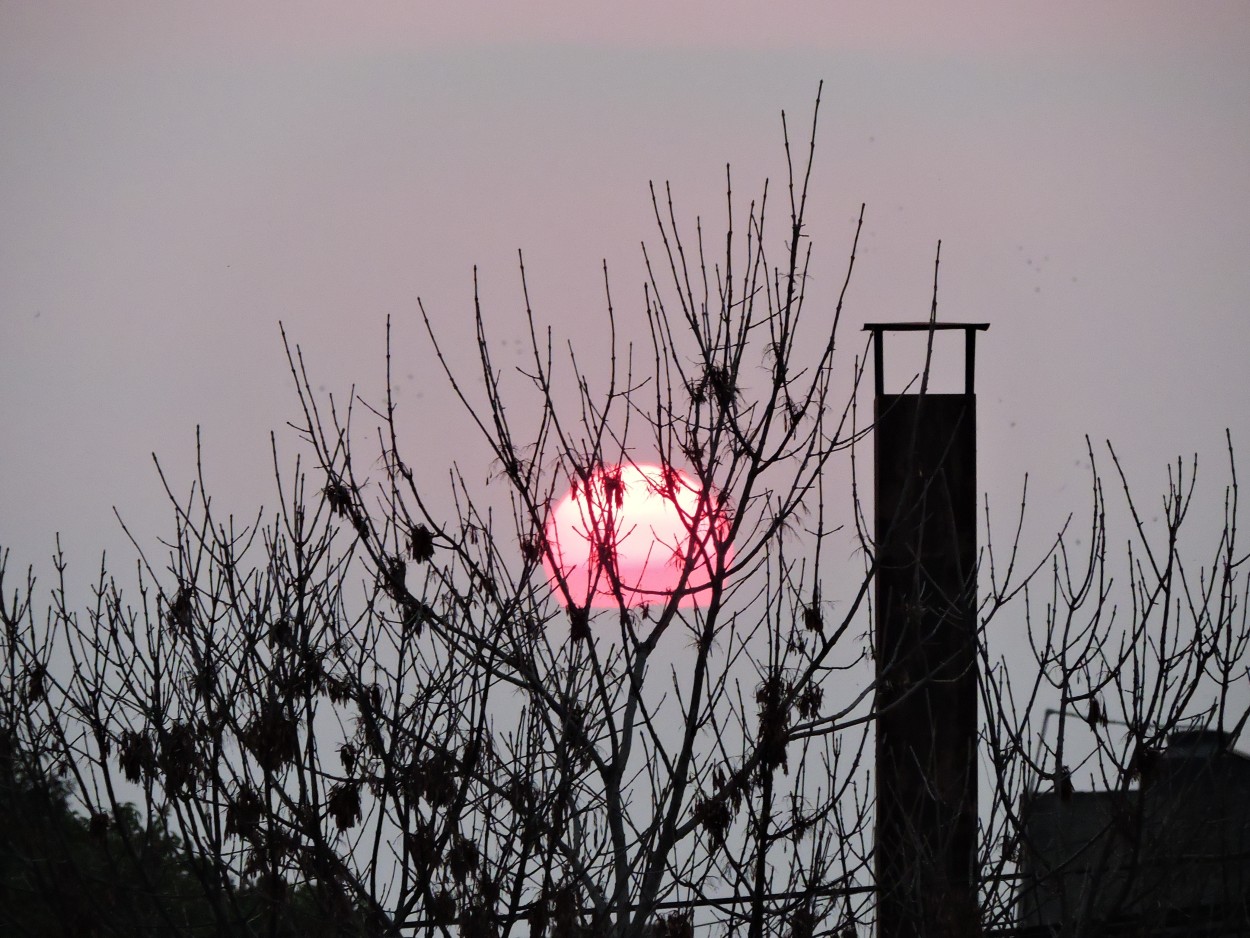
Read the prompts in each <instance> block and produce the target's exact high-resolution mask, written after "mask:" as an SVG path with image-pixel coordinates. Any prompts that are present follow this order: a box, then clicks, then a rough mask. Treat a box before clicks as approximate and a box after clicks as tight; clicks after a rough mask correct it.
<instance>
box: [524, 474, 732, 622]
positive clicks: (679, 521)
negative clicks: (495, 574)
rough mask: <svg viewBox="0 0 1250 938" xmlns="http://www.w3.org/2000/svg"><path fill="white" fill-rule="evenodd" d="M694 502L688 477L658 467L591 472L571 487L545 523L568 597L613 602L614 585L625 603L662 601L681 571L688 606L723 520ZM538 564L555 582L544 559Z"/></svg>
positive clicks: (703, 581) (700, 591) (702, 581)
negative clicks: (591, 473)
mask: <svg viewBox="0 0 1250 938" xmlns="http://www.w3.org/2000/svg"><path fill="white" fill-rule="evenodd" d="M699 502H700V489H699V486H698V483H697V482H696V481H693V480H691V479H690V478H689V477H688V476H687V475H686V474H685V473H683V472H681V471H680V470H677V469H671V468H669V469H664V468H661V467H660V466H653V465H625V466H615V467H611V468H604V469H599V470H597V471H596V472H595V473H594V474H593V475H592V476H591V478H590V483H589V485H582V484H581V483H580V482H579V483H576V484H574V486H573V488H572V490H571V491H569V493H568V494H567V495H565V496H564V497H563V498H562V499H560V501H558V502H557V503H556V505H555V507H554V509H553V510H552V512H551V515H550V517H549V518H548V521H547V540H548V543H549V544H550V545H551V551H552V554H553V556H554V558H555V561H556V563H557V564H558V566H559V567H560V570H561V571H562V572H563V574H564V576H565V578H566V582H567V585H568V590H569V597H570V598H571V600H572V602H574V603H576V604H578V605H591V606H601V607H602V606H615V605H616V604H617V602H618V585H619V599H620V600H623V601H624V603H625V605H627V606H641V605H643V604H646V603H651V604H657V605H658V604H662V603H664V602H666V601H667V600H668V598H669V596H670V595H672V593H673V592H675V591H677V590H678V589H680V588H681V587H682V578H683V574H685V573H686V571H687V570H688V571H689V573H688V576H686V579H685V589H686V590H689V591H693V592H686V593H684V595H682V597H681V599H680V601H679V603H678V604H679V605H681V606H692V605H694V604H695V603H696V602H698V601H699V597H700V595H703V596H706V595H707V593H706V588H707V587H708V585H709V582H710V580H711V575H712V569H713V568H714V566H715V562H716V560H715V556H716V545H717V543H718V542H719V541H721V540H723V539H724V538H725V537H726V535H727V529H728V523H727V521H726V519H725V518H724V516H723V515H719V514H717V512H716V510H715V507H714V506H711V505H704V506H703V507H702V508H700V505H699ZM688 558H689V562H687V559H688ZM544 566H545V568H546V571H547V576H548V577H549V578H550V579H551V581H552V582H553V584H554V583H556V576H555V572H554V570H553V569H552V568H551V566H550V564H549V560H544ZM556 588H557V592H560V590H559V587H558V585H557V587H556ZM560 595H561V596H562V597H563V593H562V592H561V593H560Z"/></svg>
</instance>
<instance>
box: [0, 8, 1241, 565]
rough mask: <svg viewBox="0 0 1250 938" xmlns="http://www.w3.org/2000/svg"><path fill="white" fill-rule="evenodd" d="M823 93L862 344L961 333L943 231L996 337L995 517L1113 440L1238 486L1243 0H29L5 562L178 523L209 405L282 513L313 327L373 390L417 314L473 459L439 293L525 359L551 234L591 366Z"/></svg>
mask: <svg viewBox="0 0 1250 938" xmlns="http://www.w3.org/2000/svg"><path fill="white" fill-rule="evenodd" d="M453 9H454V11H455V12H454V13H452V12H448V11H450V10H453ZM821 80H824V81H825V82H826V85H825V104H824V110H823V114H822V124H821V130H820V136H819V148H818V154H817V170H816V173H815V175H814V183H813V185H814V189H813V206H814V209H813V213H812V227H811V233H812V236H813V243H814V244H815V245H816V246H817V248H818V254H817V267H816V268H815V276H814V278H813V285H812V290H813V303H814V305H816V306H817V307H819V306H820V305H821V304H823V305H824V306H825V307H828V306H829V305H830V304H831V302H832V299H833V290H834V287H835V285H836V284H838V283H840V272H841V270H842V265H843V263H844V260H845V254H846V249H847V248H848V247H849V233H850V219H851V218H853V217H854V216H855V215H856V214H857V212H858V210H859V205H860V203H861V202H867V203H868V216H867V217H868V224H867V228H866V231H865V235H864V240H863V242H862V244H861V256H860V260H859V265H858V267H857V272H856V278H855V280H854V281H853V283H852V289H851V291H850V294H849V295H848V312H847V314H846V315H847V319H846V322H847V324H848V329H847V333H846V337H847V349H848V350H850V351H848V354H853V351H855V350H858V343H859V341H860V336H859V334H858V333H857V332H856V330H858V327H859V324H860V323H862V322H864V321H875V320H883V319H894V318H917V317H918V316H920V315H923V314H925V313H927V310H928V305H929V298H930V297H929V289H930V284H931V280H932V258H933V252H934V248H935V246H936V243H937V241H938V240H939V239H941V240H942V241H943V274H942V290H941V309H942V312H943V315H944V316H946V317H948V318H952V319H973V320H989V321H991V322H992V323H993V324H994V325H993V328H992V329H991V331H990V332H989V333H988V334H987V335H986V336H985V337H984V338H983V340H982V345H981V357H980V358H979V360H978V361H979V365H980V369H981V370H980V375H979V379H978V386H979V388H980V390H981V394H982V402H981V406H982V411H981V427H982V441H981V453H982V481H983V485H984V487H985V488H986V489H987V491H989V492H990V494H991V495H992V497H994V498H995V499H998V500H1002V501H1005V502H1006V503H1008V504H1010V503H1011V500H1012V499H1013V498H1015V497H1016V493H1017V492H1018V486H1019V482H1020V479H1021V477H1022V475H1023V473H1024V472H1025V471H1030V472H1031V473H1032V474H1033V475H1032V478H1033V483H1032V484H1033V486H1034V492H1035V494H1036V497H1037V499H1038V502H1039V504H1038V513H1039V515H1041V516H1043V517H1044V518H1046V519H1050V518H1052V517H1057V518H1062V517H1063V516H1064V515H1066V513H1067V512H1068V511H1070V510H1077V509H1079V508H1081V507H1082V506H1083V504H1084V498H1085V494H1084V493H1085V491H1086V482H1085V479H1084V477H1083V476H1082V475H1081V474H1080V471H1079V469H1080V463H1081V462H1082V461H1083V459H1084V434H1086V433H1089V434H1090V435H1091V436H1092V437H1093V438H1094V439H1095V440H1099V439H1102V438H1104V437H1108V436H1110V437H1113V438H1115V439H1116V440H1117V441H1119V442H1120V443H1121V444H1122V446H1123V447H1125V448H1126V449H1127V451H1128V452H1129V454H1130V456H1131V465H1132V466H1133V467H1135V471H1136V472H1138V473H1140V479H1141V481H1142V484H1143V485H1145V486H1147V487H1150V488H1151V489H1152V490H1153V489H1157V488H1159V487H1160V486H1161V485H1162V482H1163V479H1164V475H1163V473H1164V469H1163V467H1164V466H1165V464H1166V463H1167V461H1168V460H1169V459H1170V458H1172V457H1174V456H1175V455H1176V453H1178V452H1185V453H1189V452H1194V451H1200V452H1203V453H1204V454H1209V456H1210V460H1209V463H1210V467H1211V477H1212V480H1213V481H1214V477H1215V476H1216V474H1217V473H1216V467H1217V464H1218V461H1219V458H1220V455H1219V454H1220V448H1221V446H1222V431H1223V428H1224V427H1226V426H1229V427H1232V429H1233V431H1234V435H1235V437H1236V438H1238V439H1239V440H1240V441H1241V442H1242V445H1243V449H1244V447H1245V445H1246V444H1247V441H1250V382H1247V380H1246V378H1245V358H1246V351H1245V350H1246V348H1247V347H1250V318H1248V317H1247V310H1250V264H1247V262H1246V258H1247V256H1250V173H1248V172H1247V167H1248V166H1250V93H1247V92H1248V89H1250V13H1247V7H1246V5H1245V4H1244V3H1242V2H1236V3H1211V2H1202V3H1197V4H1178V3H1155V2H1113V3H1097V2H1079V3H1078V2H1024V3H971V2H961V3H955V4H940V5H938V4H919V3H909V4H879V3H850V4H848V3H828V2H815V0H812V2H794V3H773V4H768V5H764V4H759V3H746V2H728V3H661V2H650V0H648V2H632V3H614V4H608V3H585V2H581V3H569V2H554V0H545V2H527V3H481V2H476V3H473V2H469V3H463V2H462V3H458V4H455V5H452V4H437V5H436V4H432V3H422V2H417V0H405V2H388V3H371V4H343V3H325V2H323V3H309V2H300V3H294V2H264V3H252V2H241V0H230V2H218V3H197V4H191V3H178V2H164V0H162V2H157V0H145V2H138V0H132V2H104V0H101V2H92V3H83V2H55V0H53V2H48V0H41V2H38V3H24V2H16V0H0V128H2V132H0V217H3V219H4V224H3V225H2V226H0V365H2V367H0V395H2V396H3V400H4V405H3V407H0V475H2V476H3V478H4V479H5V482H6V484H5V486H4V487H3V488H2V489H0V544H5V545H9V546H12V547H14V549H15V551H16V552H17V554H18V555H20V560H21V561H22V562H25V561H28V560H29V561H38V560H40V559H41V558H42V557H43V556H44V555H46V553H47V552H48V551H49V550H50V549H51V544H52V535H53V532H54V531H56V530H63V531H66V532H67V535H68V541H69V544H70V545H71V546H72V547H74V548H76V549H78V550H80V551H81V553H80V555H79V556H90V555H91V554H92V553H93V552H94V551H95V550H96V549H97V548H98V547H100V546H103V545H106V544H111V545H114V546H117V545H118V544H119V542H120V536H119V534H118V532H117V527H116V522H115V521H114V519H113V518H112V513H111V508H112V506H113V505H117V506H118V507H119V509H120V510H121V511H122V513H123V514H124V515H125V516H126V517H127V518H129V519H134V520H135V523H136V524H137V526H138V527H140V528H141V529H142V530H144V531H146V532H149V533H152V532H155V533H168V526H169V521H168V518H169V513H168V511H167V510H166V508H165V506H164V505H163V504H162V503H161V500H160V498H159V497H158V496H159V489H158V488H157V480H156V477H155V474H154V472H153V470H152V467H151V459H150V453H151V452H152V451H153V450H155V451H157V452H158V453H160V454H161V456H162V458H163V459H165V460H166V461H167V462H168V463H169V464H170V466H171V471H172V472H173V474H174V475H175V477H176V478H178V479H180V480H183V481H184V482H186V484H188V485H189V482H190V478H191V463H192V460H193V457H194V428H195V427H196V425H200V426H201V427H202V428H203V429H202V432H203V436H204V440H205V452H206V453H207V454H208V459H209V470H210V479H211V480H212V481H213V482H214V484H216V485H217V486H219V487H220V490H221V491H222V492H223V497H226V494H227V493H228V497H230V498H233V499H235V500H236V502H237V510H238V511H239V512H241V513H242V514H248V513H250V512H251V511H252V510H253V509H254V507H255V506H256V505H257V504H258V503H259V502H261V501H262V500H267V499H268V498H269V495H270V486H271V483H270V480H269V462H270V455H269V450H268V433H269V430H270V429H274V428H277V429H278V430H279V431H280V443H281V444H282V445H283V446H284V447H285V450H286V452H293V451H294V450H295V448H296V447H295V443H294V441H293V439H292V438H291V437H290V436H289V435H287V436H282V435H281V431H282V428H283V426H284V424H285V421H286V420H288V419H290V418H291V417H292V416H293V413H294V411H293V407H294V398H293V395H292V393H291V391H290V387H289V379H288V376H287V375H286V374H285V370H284V365H283V360H282V357H281V355H282V352H281V347H280V344H279V342H278V335H277V321H278V320H279V319H282V320H284V321H285V322H286V323H287V326H288V330H289V332H290V333H291V334H292V335H293V336H294V337H295V338H296V339H298V340H299V341H300V342H301V343H303V345H304V346H305V348H306V350H307V352H308V354H309V357H310V361H311V364H312V367H313V368H314V371H315V373H316V375H317V376H318V380H319V381H321V382H322V383H324V385H325V386H326V387H327V389H329V390H336V391H338V392H340V393H345V392H346V389H347V388H349V387H351V386H352V384H353V383H356V384H358V385H360V386H361V387H362V389H364V390H366V391H368V392H376V391H377V385H378V382H379V380H380V368H381V341H382V331H383V323H384V320H385V317H386V316H387V315H391V316H393V317H394V318H395V322H396V336H397V340H398V342H399V343H400V346H401V353H402V354H401V359H402V361H403V364H402V367H401V369H400V370H399V372H398V377H399V381H400V383H401V385H402V387H401V403H402V405H403V407H405V408H406V410H405V414H406V417H405V419H410V420H411V421H412V423H411V432H412V434H413V435H414V438H418V439H421V440H422V441H423V443H424V444H425V447H426V451H427V452H428V453H429V455H430V461H431V466H432V467H433V468H434V469H436V470H438V471H441V467H443V466H445V465H446V463H447V462H448V461H450V459H452V458H456V459H461V460H467V461H468V462H469V464H470V465H473V460H474V459H476V458H477V456H478V455H479V454H478V451H477V450H476V449H474V444H472V442H471V441H469V440H467V439H462V438H460V437H458V436H456V435H455V434H450V433H448V432H447V431H446V424H447V421H448V419H449V418H448V416H447V415H448V414H449V413H450V411H449V410H448V408H449V407H450V406H451V405H450V401H449V399H448V397H447V395H446V393H445V391H443V390H442V388H441V385H440V383H439V382H438V380H437V379H436V378H434V377H433V375H434V371H433V367H434V366H433V361H432V359H431V357H430V355H429V351H428V347H427V346H426V344H425V343H424V340H423V338H422V335H421V330H420V328H419V326H418V324H417V322H416V320H415V315H414V310H415V304H416V298H417V297H418V296H420V297H422V298H423V299H424V300H425V302H426V305H427V308H429V309H431V310H432V314H433V315H434V316H435V317H436V319H437V320H438V322H439V323H440V326H441V328H442V329H443V330H445V333H446V335H447V337H448V340H449V341H450V342H452V343H453V345H454V343H456V342H458V341H463V340H466V339H467V338H468V334H467V330H466V326H465V323H466V321H467V319H466V317H467V315H468V311H469V303H468V301H469V299H470V296H471V293H470V290H471V275H472V274H471V272H472V268H473V265H474V264H477V265H479V270H480V276H481V281H482V287H483V296H484V299H485V301H486V305H487V316H488V320H489V323H490V326H491V328H492V330H493V334H495V335H497V336H498V337H499V340H500V342H501V343H504V346H503V347H504V348H505V349H507V348H513V347H514V346H509V345H508V343H515V342H516V340H517V339H519V337H520V328H519V325H518V320H517V314H518V301H517V277H516V273H515V261H516V251H517V249H518V248H523V249H524V250H525V252H526V258H527V269H528V271H529V273H530V276H531V286H532V287H533V290H534V296H535V300H536V302H537V304H538V307H539V314H540V317H542V318H543V321H547V322H551V323H552V324H553V326H554V328H556V330H557V333H558V334H570V335H574V336H576V337H577V338H578V339H579V341H581V342H584V343H586V344H587V345H588V346H589V347H590V348H589V350H588V352H587V354H588V355H589V354H591V353H592V351H593V349H594V347H595V346H594V343H595V334H596V330H595V327H594V324H595V323H597V322H599V321H600V320H599V319H598V317H599V315H600V311H601V310H602V287H601V278H602V274H601V266H600V265H601V262H602V260H603V259H604V258H606V259H607V260H608V262H609V264H610V266H611V268H612V270H613V272H614V278H615V286H614V295H615V298H616V300H617V304H618V308H619V309H621V310H622V311H623V312H622V316H623V318H624V320H626V321H627V324H628V323H632V324H633V326H636V325H637V323H636V322H634V321H633V320H631V319H630V318H629V317H630V316H636V314H637V313H638V310H639V308H640V300H639V297H640V295H641V293H640V288H639V284H640V282H641V274H640V264H639V251H638V244H639V242H640V241H641V240H643V239H650V238H651V237H652V226H651V222H650V220H649V206H648V204H647V201H646V199H647V195H646V193H647V183H648V181H649V180H652V179H656V180H664V179H669V180H672V182H673V184H674V191H675V192H676V193H677V197H678V200H679V207H680V211H681V212H682V213H683V217H685V218H687V219H688V220H690V221H691V222H692V221H693V218H694V216H695V214H696V213H697V214H702V215H703V216H704V217H705V218H707V219H714V220H715V221H716V222H717V223H719V221H720V219H721V213H722V206H723V173H724V166H725V164H726V163H731V164H733V167H734V173H735V179H736V183H735V189H736V191H737V192H738V193H740V194H741V197H742V198H743V199H744V200H745V199H746V198H747V197H748V194H749V193H754V192H756V191H758V188H759V185H760V183H762V181H763V179H764V178H765V177H771V178H773V179H774V181H776V180H777V179H779V178H780V176H781V173H782V171H783V168H784V164H783V162H782V154H781V147H780V121H779V112H780V111H781V110H782V109H786V110H787V112H788V113H789V115H790V118H791V120H792V122H793V123H792V127H794V128H796V133H802V132H805V128H806V126H807V122H808V115H809V114H810V109H811V105H812V101H813V98H814V95H815V89H816V87H817V84H818V82H819V81H821ZM799 128H802V130H799ZM456 347H460V346H456ZM848 367H849V366H848ZM409 376H411V377H409ZM482 474H483V475H484V474H485V472H484V470H483V472H482ZM1039 527H1041V528H1048V527H1050V521H1049V520H1047V521H1045V523H1041V522H1039Z"/></svg>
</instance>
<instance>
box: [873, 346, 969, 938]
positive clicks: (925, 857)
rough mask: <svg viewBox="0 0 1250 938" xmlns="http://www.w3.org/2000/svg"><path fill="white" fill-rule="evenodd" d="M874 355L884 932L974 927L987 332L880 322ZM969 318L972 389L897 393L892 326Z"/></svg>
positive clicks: (920, 933)
mask: <svg viewBox="0 0 1250 938" xmlns="http://www.w3.org/2000/svg"><path fill="white" fill-rule="evenodd" d="M864 328H865V329H866V330H868V331H870V332H871V333H872V338H873V349H874V365H875V367H876V399H875V423H874V434H873V435H874V438H875V445H874V454H875V474H876V480H875V481H876V508H875V514H876V517H875V537H876V561H877V573H876V635H875V649H874V650H875V658H876V682H877V683H876V714H877V723H876V731H877V733H876V736H877V740H876V776H877V778H876V793H877V801H876V825H877V830H876V847H875V865H876V878H877V894H878V898H877V936H878V938H956V936H958V938H966V936H975V935H978V934H980V927H979V916H978V911H977V877H976V850H977V774H976V773H977V767H976V740H977V657H976V649H977V642H976V637H977V622H976V596H977V589H976V563H977V537H976V531H977V504H976V499H977V495H976V492H977V473H976V440H977V435H976V395H975V394H974V393H973V384H974V382H973V377H974V370H975V362H976V354H975V353H976V334H977V332H980V331H983V330H985V329H988V328H989V324H988V323H942V322H935V321H934V322H908V323H869V324H868V325H866V326H865V327H864ZM948 330H963V333H964V356H965V359H964V392H963V393H962V394H930V393H928V374H929V364H930V362H929V360H928V359H929V355H928V354H927V355H926V361H925V372H924V377H923V379H922V380H921V383H920V387H919V389H918V390H917V391H914V392H913V393H901V394H886V393H885V390H884V381H885V377H884V345H883V343H884V338H885V333H887V332H919V331H927V332H928V333H929V343H928V346H927V347H928V349H929V352H930V353H931V352H932V348H933V339H934V337H935V334H936V333H938V332H944V331H948Z"/></svg>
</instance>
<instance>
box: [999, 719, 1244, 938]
mask: <svg viewBox="0 0 1250 938" xmlns="http://www.w3.org/2000/svg"><path fill="white" fill-rule="evenodd" d="M1232 742H1233V738H1232V736H1231V735H1230V734H1227V733H1221V732H1217V731H1215V730H1188V731H1184V732H1176V733H1173V734H1172V735H1171V737H1170V738H1169V739H1168V743H1167V746H1166V748H1165V749H1163V750H1161V751H1143V752H1142V754H1141V755H1140V756H1139V758H1138V759H1137V764H1136V766H1135V770H1136V771H1135V776H1136V778H1137V779H1138V781H1137V782H1136V787H1134V788H1132V789H1129V790H1123V791H1092V792H1080V791H1073V790H1071V788H1070V787H1068V786H1060V788H1059V790H1056V791H1048V792H1045V793H1034V794H1032V795H1029V796H1028V797H1026V798H1025V799H1024V801H1023V803H1022V804H1021V817H1022V821H1023V828H1022V830H1023V837H1022V841H1021V844H1020V872H1021V874H1022V875H1021V879H1020V885H1019V889H1018V892H1017V899H1016V901H1017V914H1018V921H1019V926H1020V927H1019V928H1018V929H1016V930H1015V931H1014V934H1015V935H1018V936H1034V935H1036V936H1068V935H1072V936H1075V935H1081V936H1099V938H1101V936H1121V935H1124V936H1128V935H1132V936H1154V935H1158V936H1172V935H1187V936H1195V938H1215V936H1220V938H1223V936H1233V935H1239V936H1246V935H1250V756H1246V755H1244V754H1242V753H1239V752H1236V751H1234V750H1233V748H1232Z"/></svg>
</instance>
